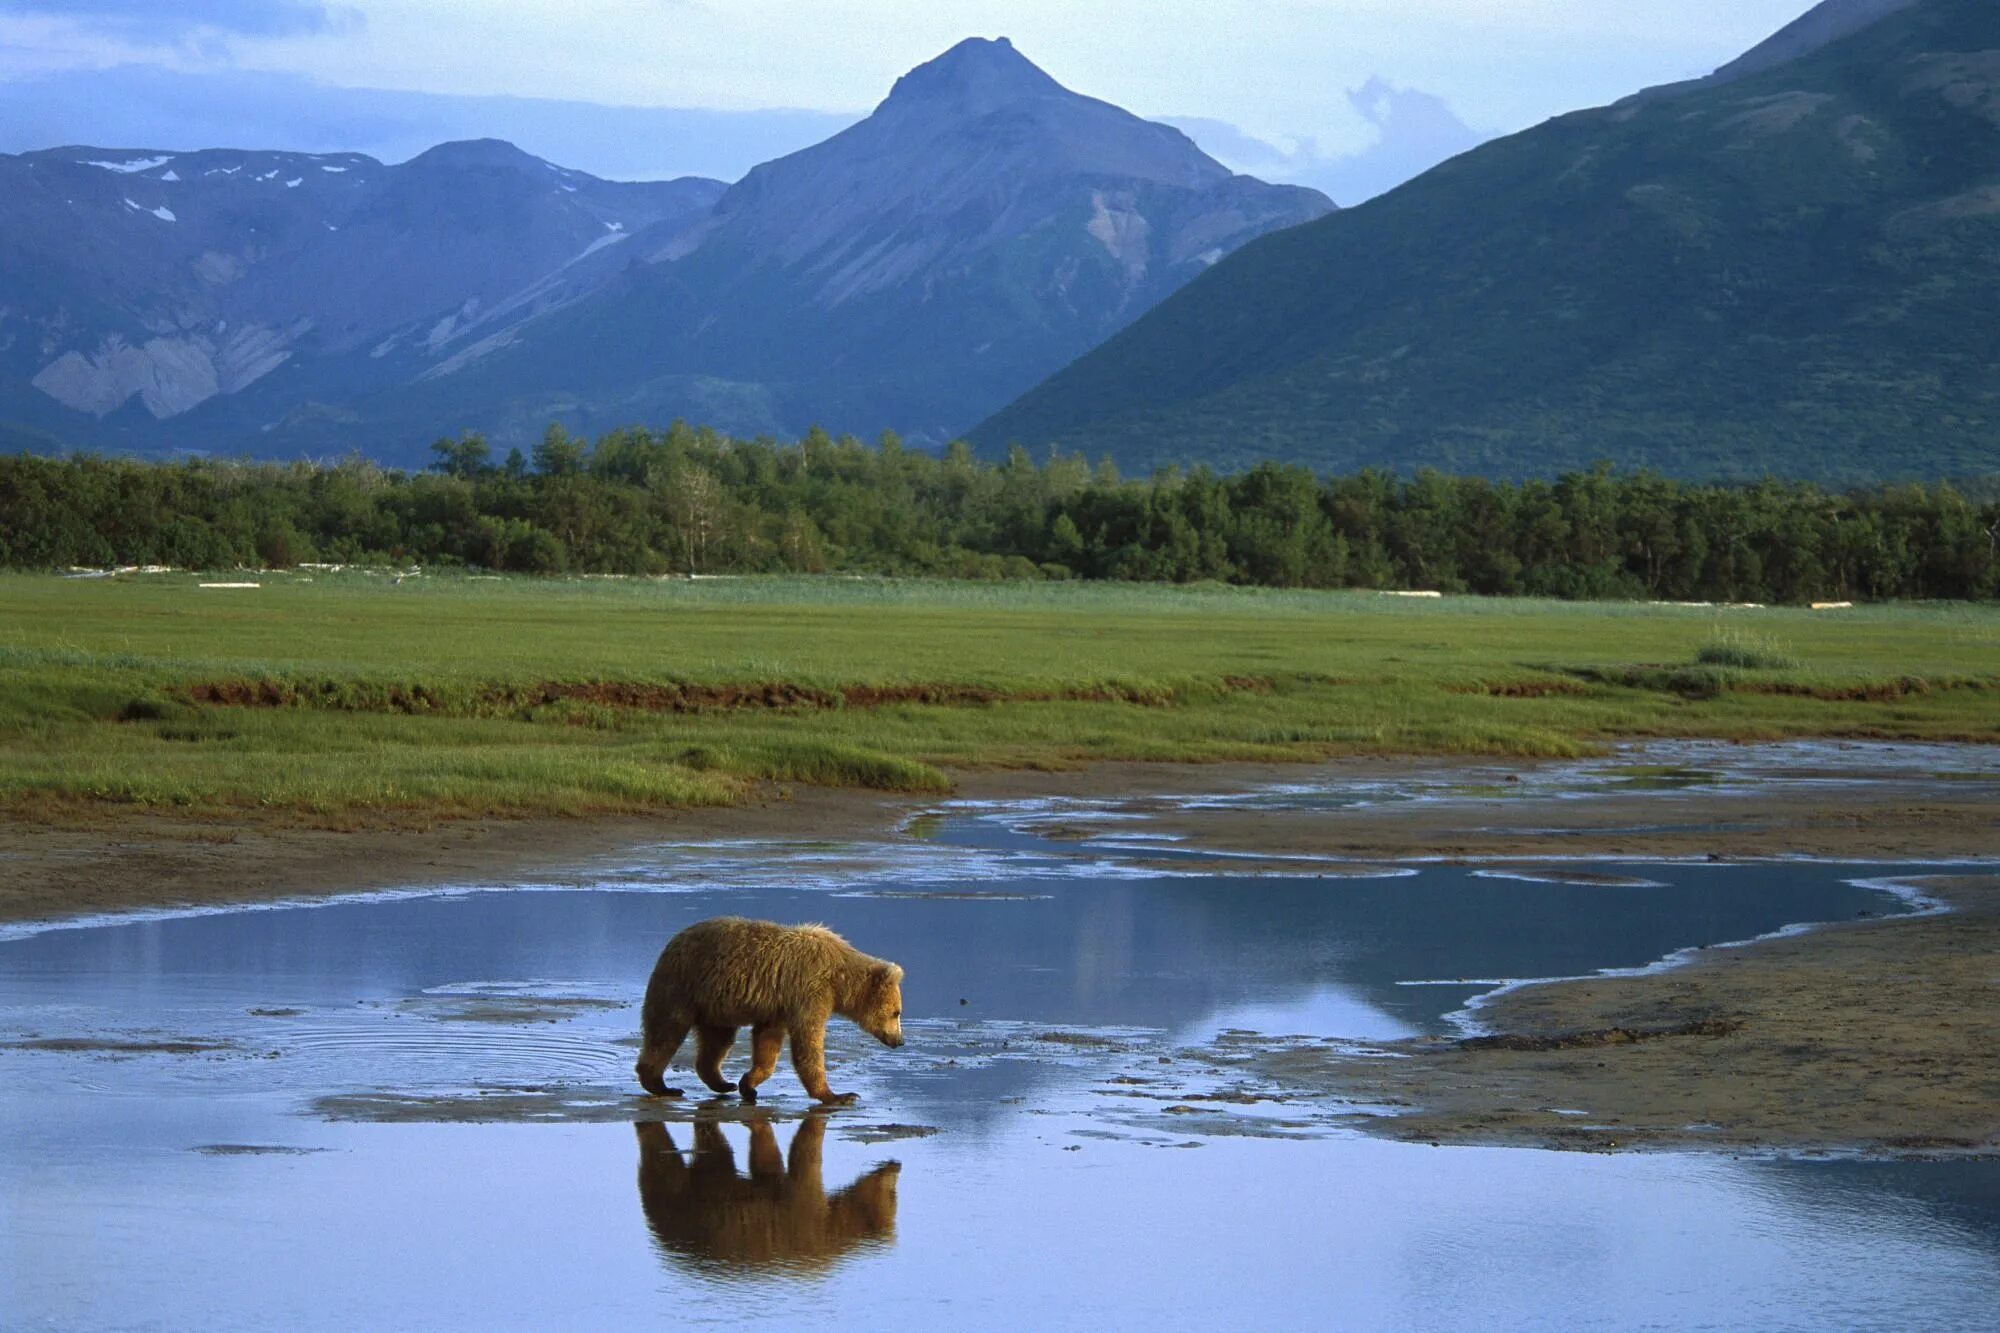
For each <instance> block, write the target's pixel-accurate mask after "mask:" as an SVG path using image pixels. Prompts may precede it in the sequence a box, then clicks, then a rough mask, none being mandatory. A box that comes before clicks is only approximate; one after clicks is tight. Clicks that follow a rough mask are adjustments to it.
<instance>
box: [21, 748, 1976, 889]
mask: <svg viewBox="0 0 2000 1333" xmlns="http://www.w3.org/2000/svg"><path fill="white" fill-rule="evenodd" d="M1464 767H1465V766H1464V764H1463V763H1461V762H1456V761H1449V760H1421V759H1401V758H1354V759H1347V760H1342V761H1339V762H1338V763H1337V764H1333V765H1327V766H1321V767H1316V768H1310V769H1306V768H1302V767H1301V766H1297V765H1279V764H1217V765H1206V766H1204V765H1188V764H1167V763H1157V764H1147V763H1116V764H1096V765H1092V766H1090V767H1088V768H1082V769H1077V770H1073V771H1067V772H1044V771H1039V770H972V771H963V772H960V773H958V774H957V775H956V777H957V781H958V789H959V790H958V795H959V796H960V797H963V798H969V799H975V800H1010V799H1030V798H1069V799H1074V800H1080V801H1104V800H1116V801H1119V802H1121V803H1123V804H1124V805H1125V806H1126V807H1127V808H1128V809H1129V810H1131V811H1134V812H1142V813H1145V814H1146V815H1147V816H1148V823H1147V824H1146V826H1145V827H1146V829H1147V831H1149V832H1155V833H1158V834H1160V835H1161V836H1162V837H1163V838H1175V839H1178V840H1179V841H1178V844H1177V845H1179V846H1181V847H1184V848H1186V849H1188V850H1203V851H1212V852H1219V853H1229V854H1232V856H1231V859H1218V860H1217V861H1216V862H1215V863H1214V864H1215V868H1217V869H1229V870H1233V871H1236V872H1238V873H1250V872H1253V871H1256V870H1269V871H1273V872H1283V871H1290V872H1294V873H1297V872H1300V871H1308V872H1310V873H1320V871H1321V870H1323V871H1324V872H1325V873H1376V872H1375V866H1380V865H1385V864H1390V863H1394V862H1396V861H1399V860H1407V859H1410V858H1413V857H1421V858H1428V859H1439V860H1454V859H1461V860H1472V859H1485V860H1491V861H1495V862H1504V861H1506V860H1508V859H1510V858H1512V859H1519V860H1521V861H1536V860H1541V861H1543V862H1546V860H1547V859H1548V858H1549V857H1552V856H1555V857H1584V856H1602V857H1606V858H1618V857H1624V858H1649V857H1703V856H1714V857H1725V858H1727V857H1751V856H1796V855H1810V856H1817V857H1823V858H1828V859H1848V860H1871V859H1879V860H1895V859H1898V858H1901V859H1911V858H1933V859H1934V858H1940V857H1947V858H1959V857H1990V856H1995V855H2000V804H1996V803H1995V802H1994V800H1993V799H1992V798H1991V795H1990V794H1989V793H1986V792H1982V791H1981V790H1978V789H1977V787H1978V785H1977V784H1967V789H1966V790H1965V791H1964V793H1963V794H1962V795H1961V794H1959V793H1958V792H1957V791H1954V790H1950V789H1949V785H1948V784H1946V785H1944V786H1934V787H1932V788H1929V789H1926V790H1925V791H1924V792H1923V793H1922V794H1921V795H1920V796H1913V794H1912V791H1911V789H1910V788H1909V786H1908V785H1907V784H1897V783H1882V784H1877V785H1871V784H1869V783H1868V782H1866V781H1865V779H1866V778H1867V776H1868V775H1867V774H1866V773H1865V772H1861V771H1855V772H1852V773H1851V774H1849V775H1848V776H1851V777H1853V778H1854V779H1856V780H1855V781H1852V782H1844V783H1842V784H1839V785H1834V786H1829V787H1826V788H1822V789H1812V790H1799V789H1784V790H1773V791H1768V792H1763V791H1759V792H1755V793H1754V794H1751V795H1746V794H1744V793H1743V792H1741V791H1734V792H1717V791H1700V790H1695V791H1672V792H1661V793H1650V792H1635V791H1622V792H1617V793H1609V792H1607V793H1605V794H1601V795H1595V796H1579V797H1573V798H1570V799H1564V800H1539V801H1532V802H1527V801H1519V800H1512V799H1477V798H1467V799H1463V800H1453V801H1449V802H1435V801H1432V802H1407V803H1403V804H1400V805H1398V804H1385V805H1380V806H1372V807H1364V808H1359V809H1348V810H1337V811H1329V810H1298V811H1271V810H1262V809H1255V808H1222V809H1202V810H1188V809H1182V808H1180V798H1182V797H1185V796H1188V795H1192V794H1198V793H1199V794H1210V793H1212V794H1229V793H1238V792H1244V791H1249V790H1253V789H1255V788H1258V787H1264V786H1269V785H1271V784H1275V783H1282V782H1296V781H1298V780H1299V779H1300V777H1301V775H1302V773H1311V774H1313V775H1315V776H1327V775H1329V774H1331V775H1336V776H1340V777H1351V778H1353V779H1356V780H1358V781H1363V782H1369V781H1381V780H1384V779H1394V778H1397V777H1406V776H1420V777H1433V778H1446V777H1449V776H1450V775H1452V774H1455V773H1460V772H1462V771H1463V770H1464ZM1489 767H1490V765H1489ZM1533 767H1534V766H1533V764H1532V763H1531V762H1529V761H1523V762H1522V763H1521V764H1520V765H1519V768H1520V770H1521V771H1522V772H1524V773H1525V772H1529V771H1531V770H1532V768H1533ZM935 805H936V798H934V797H921V796H899V795H892V794H886V793H881V792H869V791H855V790H830V789H823V788H813V787H798V788H779V787H775V786H766V787H764V788H763V789H761V790H760V792H759V793H758V795H757V797H756V798H755V799H753V800H751V801H750V802H748V803H746V804H744V805H741V806H735V807H728V808H722V809H701V810H669V811H662V812H661V813H659V814H658V815H653V816H616V817H592V818H563V817H547V816H545V817H534V818H522V819H492V818H481V819H465V820H448V821H438V822H424V823H416V824H413V823H410V822H407V821H399V820H396V819H392V818H384V819H381V820H379V821H376V822H363V823H359V824H357V825H356V826H354V827H351V828H346V829H340V830H332V829H326V828H319V827H311V826H305V825H301V824H300V823H299V822H298V821H296V820H295V819H292V818H290V817H287V816H283V815H273V816H268V817H260V816H257V815H255V814H251V813H241V814H236V815H232V816H230V817H228V818H224V819H209V818H200V817H190V816H186V815H175V814H152V813H139V812H133V811H130V810H128V809H125V808H122V807H106V810H105V813H104V815H103V817H102V818H99V819H92V820H88V821H77V822H63V823H55V822H49V821H41V820H32V819H27V818H23V817H21V816H18V815H16V816H7V815H0V922H10V921H14V922H24V921H41V920H52V919H58V918H63V917H74V916H85V915H92V914H98V913H104V912H116V911H130V910H145V909H173V908H185V907H218V906H228V905H232V904H243V903H258V902H272V901H277V900H280V899H287V900H289V899H303V898H314V897H323V896H328V895H333V894H341V893H355V892H367V891H372V890H382V889H401V888H422V887H425V886H428V885H437V884H455V885H468V886H474V887H477V886H480V885H493V886H495V887H503V886H506V885H509V884H519V883H524V882H533V883H552V882H553V883H576V884H587V883H590V882H591V881H592V870H593V865H594V864H601V862H602V859H603V858H605V857H610V856H617V855H619V854H621V853H629V851H630V850H631V849H632V848H635V847H642V846H646V845H648V844H654V843H662V842H709V841H721V840H761V839H784V840H787V841H792V842H813V841H818V842H841V841H847V840H852V839H883V838H893V837H897V836H903V835H901V834H900V833H899V830H900V829H902V828H903V826H905V825H906V824H908V823H910V822H911V820H912V819H913V817H914V816H917V815H919V814H921V813H922V812H923V811H925V810H927V809H931V808H934V807H935ZM1121 827H1122V828H1124V829H1126V830H1128V831H1129V830H1130V829H1131V828H1132V825H1131V824H1130V823H1129V822H1128V823H1125V824H1123V825H1121ZM1070 832H1071V834H1072V835H1073V836H1079V837H1088V836H1090V828H1089V821H1088V820H1087V819H1082V818H1079V820H1078V821H1076V822H1075V823H1074V826H1073V827H1072V828H1071V830H1070ZM1281 857H1291V858H1312V859H1317V860H1321V861H1323V863H1324V865H1323V866H1322V867H1320V868H1313V867H1310V866H1307V865H1302V864H1300V863H1298V862H1297V861H1292V862H1287V861H1283V860H1279V859H1276V858H1281ZM1234 858H1270V859H1234ZM1357 863H1360V864H1357ZM1368 863H1373V864H1372V865H1370V864H1368ZM1179 866H1180V868H1182V869H1186V868H1188V862H1186V861H1185V860H1183V861H1181V862H1180V863H1179Z"/></svg>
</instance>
